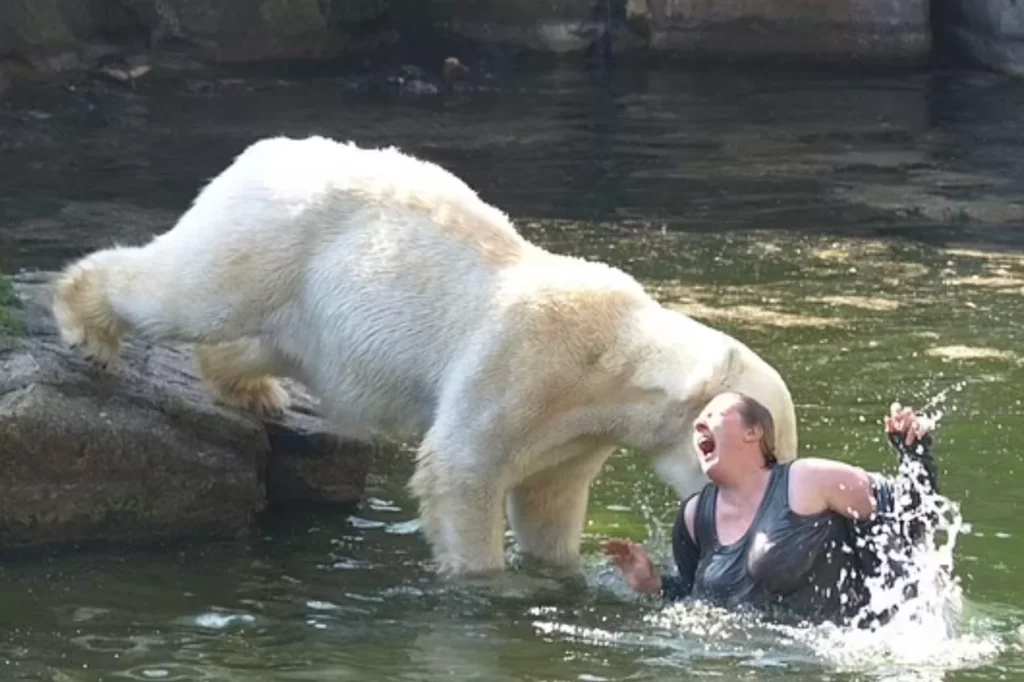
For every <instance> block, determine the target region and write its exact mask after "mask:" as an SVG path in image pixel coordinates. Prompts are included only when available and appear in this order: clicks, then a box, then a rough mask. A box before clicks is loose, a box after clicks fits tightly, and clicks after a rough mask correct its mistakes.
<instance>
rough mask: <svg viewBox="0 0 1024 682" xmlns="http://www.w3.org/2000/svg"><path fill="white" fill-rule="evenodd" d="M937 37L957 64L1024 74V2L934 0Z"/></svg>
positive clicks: (1010, 0)
mask: <svg viewBox="0 0 1024 682" xmlns="http://www.w3.org/2000/svg"><path fill="white" fill-rule="evenodd" d="M932 2H933V4H934V8H935V23H934V26H935V36H936V42H937V43H940V44H941V46H942V48H943V51H944V52H945V53H947V54H948V55H949V56H951V57H952V58H953V60H954V61H968V62H973V63H975V64H982V65H984V66H987V67H989V68H991V69H994V70H996V71H1002V72H1004V73H1009V74H1013V75H1016V76H1022V75H1024V2H1019V1H1018V0H932Z"/></svg>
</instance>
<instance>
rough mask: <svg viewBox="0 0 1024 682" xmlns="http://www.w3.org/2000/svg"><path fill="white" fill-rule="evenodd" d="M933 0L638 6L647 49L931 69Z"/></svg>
mask: <svg viewBox="0 0 1024 682" xmlns="http://www.w3.org/2000/svg"><path fill="white" fill-rule="evenodd" d="M929 6H930V2H929V0H817V1H816V2H803V1H794V0H761V1H759V2H751V1H750V0H718V1H717V2H705V1H704V0H643V1H640V0H631V1H630V3H629V7H631V8H632V9H631V11H632V15H631V17H630V19H631V21H632V22H638V21H642V20H643V17H644V15H646V28H645V30H646V32H647V33H648V41H647V42H648V47H649V49H651V50H652V51H655V52H673V53H681V54H684V55H688V56H696V57H703V58H711V59H723V58H724V59H729V58H754V59H761V58H776V57H783V58H787V57H788V58H800V59H807V60H836V61H851V62H872V61H876V62H887V63H888V62H893V61H904V62H922V63H923V62H925V61H926V60H927V59H928V56H929V53H930V50H931V28H930V23H929Z"/></svg>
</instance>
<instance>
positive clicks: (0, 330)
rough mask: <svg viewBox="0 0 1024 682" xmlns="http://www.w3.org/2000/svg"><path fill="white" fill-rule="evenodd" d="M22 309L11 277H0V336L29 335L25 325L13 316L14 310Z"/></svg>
mask: <svg viewBox="0 0 1024 682" xmlns="http://www.w3.org/2000/svg"><path fill="white" fill-rule="evenodd" d="M20 307H21V299H20V298H18V294H17V292H16V291H15V290H14V284H12V283H11V280H10V278H9V277H6V276H4V275H0V334H13V335H16V336H24V335H25V334H27V333H28V330H27V329H26V328H25V324H24V323H23V322H22V321H21V320H19V319H18V318H16V317H15V316H14V314H13V312H12V311H13V309H14V308H20Z"/></svg>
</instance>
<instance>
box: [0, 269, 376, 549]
mask: <svg viewBox="0 0 1024 682" xmlns="http://www.w3.org/2000/svg"><path fill="white" fill-rule="evenodd" d="M49 280H50V276H49V275H31V276H23V277H19V278H16V279H15V289H16V290H17V292H18V293H19V295H20V297H21V298H22V305H21V307H20V308H17V309H13V314H14V315H15V316H16V317H17V318H18V319H19V321H20V322H22V323H23V325H24V327H25V330H26V331H27V335H25V334H11V333H4V332H3V331H2V330H0V549H10V548H23V547H32V546H39V545H52V544H58V545H65V544H72V545H77V544H89V543H93V542H104V543H123V542H133V543H144V544H148V543H152V542H157V541H160V540H168V539H188V538H196V537H231V536H234V535H236V534H238V533H240V532H244V531H245V530H246V529H247V528H248V527H249V525H250V524H251V523H252V522H253V521H254V520H255V518H256V516H257V514H259V513H260V512H261V511H263V510H264V509H265V508H266V507H267V506H268V502H270V503H274V504H279V505H305V504H351V503H354V502H356V501H358V499H359V497H360V495H361V494H362V491H363V485H364V483H365V480H366V476H367V472H368V469H369V465H370V461H371V458H372V456H373V452H374V446H371V445H364V444H353V443H349V442H346V441H342V440H340V439H339V438H337V437H336V436H334V435H332V434H331V433H329V432H328V431H326V430H325V429H324V426H323V423H322V422H321V420H320V419H319V418H318V417H317V416H316V414H315V412H316V408H315V405H314V403H313V401H312V399H311V398H310V397H309V396H308V395H307V394H305V392H304V391H302V389H301V387H298V386H296V385H289V386H288V388H289V392H290V393H291V394H292V399H293V401H294V406H293V408H292V409H291V410H290V411H289V413H288V414H286V415H285V417H284V418H283V419H281V420H279V421H276V422H272V423H271V422H262V421H260V420H259V419H258V418H257V417H255V416H254V415H251V414H247V413H244V412H241V411H238V410H234V409H231V408H227V407H222V406H220V405H217V404H215V403H214V402H213V401H212V399H211V397H210V395H209V394H208V393H207V392H206V390H205V389H204V388H203V386H202V383H201V381H200V379H199V376H198V369H197V366H196V362H195V359H194V355H193V353H192V351H191V349H190V348H188V347H174V346H158V345H152V344H147V343H143V342H140V341H139V340H137V339H130V338H129V339H126V340H125V343H124V348H123V353H122V356H121V359H120V361H119V362H118V363H116V364H115V365H114V366H112V367H111V368H109V369H107V370H100V369H97V368H94V367H93V366H91V365H90V364H88V363H87V362H85V361H83V360H81V359H79V358H78V356H76V355H74V354H72V353H70V352H68V351H67V350H66V349H65V348H64V347H63V345H62V343H61V342H60V339H59V337H58V336H57V333H56V328H55V327H54V324H53V321H52V318H51V316H50V312H49V307H48V303H49V291H50V285H49Z"/></svg>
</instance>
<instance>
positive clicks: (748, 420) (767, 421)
mask: <svg viewBox="0 0 1024 682" xmlns="http://www.w3.org/2000/svg"><path fill="white" fill-rule="evenodd" d="M736 397H737V398H739V413H740V418H741V419H743V424H744V425H745V426H746V427H747V428H751V429H753V428H758V429H761V442H760V445H761V456H762V457H764V466H765V468H770V467H772V466H774V465H775V464H778V463H779V460H778V459H777V458H776V457H775V420H774V419H772V413H771V412H770V411H769V410H768V408H767V407H765V406H764V405H762V404H761V403H759V402H758V401H756V400H754V399H753V398H751V397H750V396H749V395H744V394H743V393H737V394H736Z"/></svg>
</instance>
